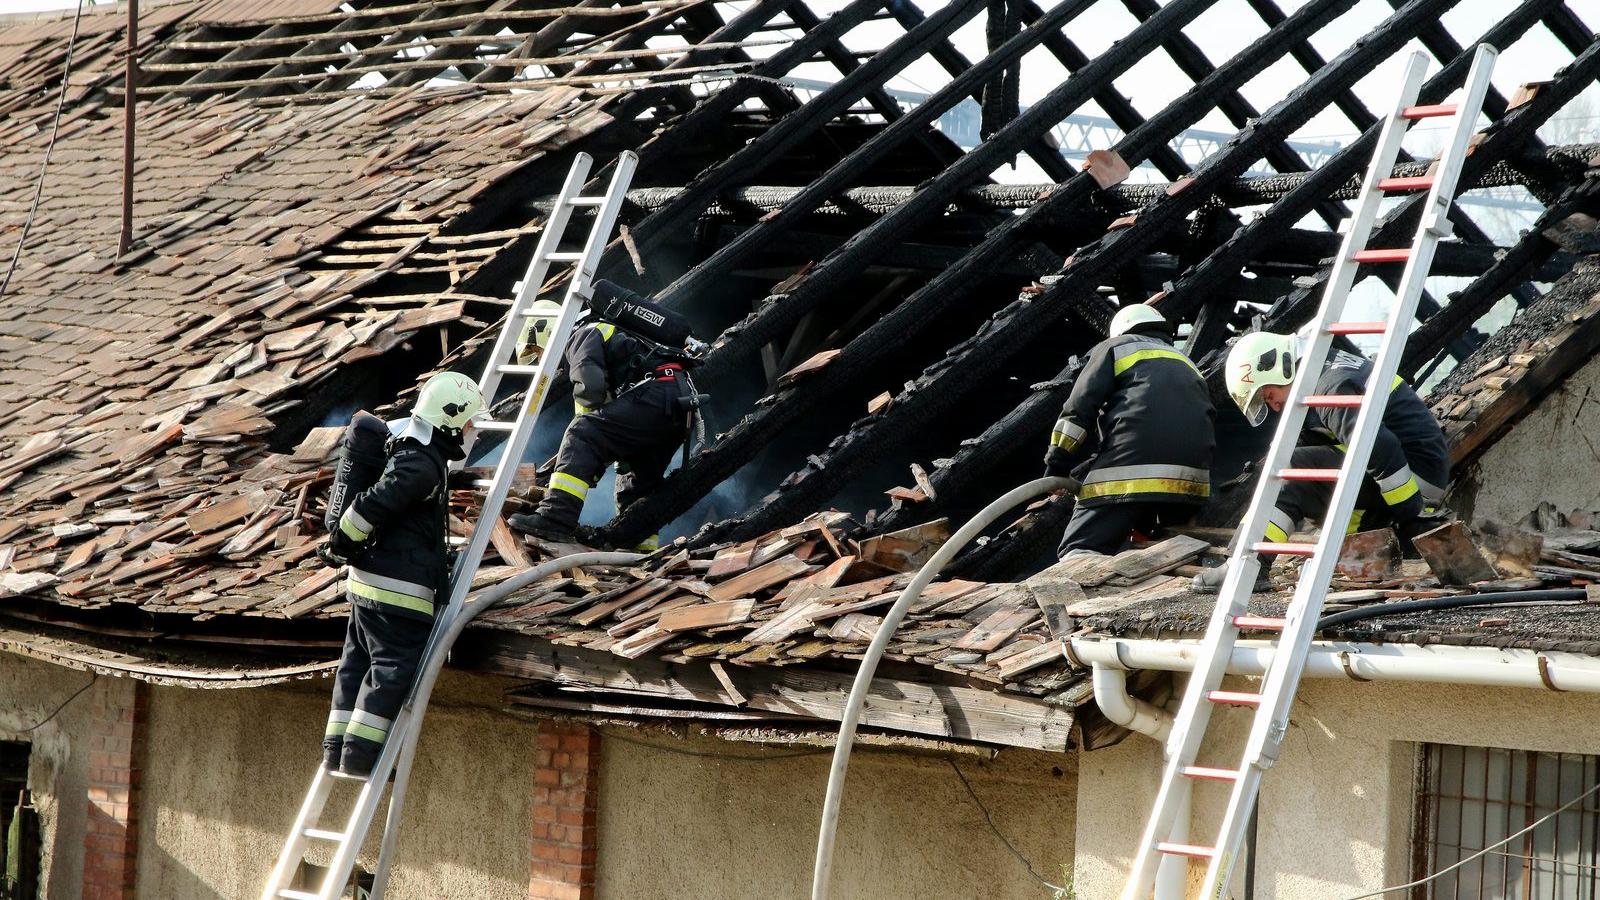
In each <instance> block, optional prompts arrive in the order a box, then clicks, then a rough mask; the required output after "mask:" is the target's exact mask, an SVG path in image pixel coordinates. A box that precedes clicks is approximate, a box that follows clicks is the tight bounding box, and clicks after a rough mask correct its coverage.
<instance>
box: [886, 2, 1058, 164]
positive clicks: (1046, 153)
mask: <svg viewBox="0 0 1600 900" xmlns="http://www.w3.org/2000/svg"><path fill="white" fill-rule="evenodd" d="M1013 2H1015V0H1013ZM889 11H890V12H891V13H893V14H894V17H895V18H896V19H898V20H900V26H901V27H902V28H913V27H915V26H916V24H917V23H918V22H921V21H922V20H923V19H925V18H927V16H926V14H925V13H923V11H922V8H921V7H919V6H917V5H916V4H915V3H891V4H889ZM1028 21H1031V20H1028ZM1055 33H1058V34H1059V32H1055ZM928 55H929V56H932V57H933V59H934V61H935V62H937V63H938V64H939V65H941V66H943V67H944V70H945V71H946V72H947V73H949V75H950V77H951V78H960V77H961V76H962V75H963V74H965V73H966V72H967V71H969V70H971V69H972V62H971V61H970V60H968V59H967V58H966V56H964V55H962V53H961V51H960V50H957V49H956V48H955V45H954V44H952V43H950V39H949V38H947V37H946V38H940V39H939V40H938V41H937V42H935V43H934V45H933V47H932V48H930V49H929V52H928ZM968 96H970V97H972V99H973V100H975V101H977V102H978V103H982V102H983V87H982V85H979V86H978V87H976V88H974V89H973V90H972V91H971V92H970V93H969V95H968ZM1023 152H1025V153H1027V154H1028V158H1029V159H1031V160H1033V161H1034V163H1035V164H1037V165H1038V166H1039V168H1040V169H1042V170H1044V174H1045V175H1046V176H1047V177H1049V178H1050V179H1051V180H1053V181H1065V180H1067V179H1068V178H1071V177H1072V176H1073V174H1074V170H1073V168H1072V166H1071V165H1069V164H1068V163H1067V161H1066V159H1065V158H1064V157H1063V156H1062V155H1061V151H1060V150H1059V149H1057V148H1056V147H1053V146H1051V144H1050V142H1049V141H1046V140H1044V139H1043V138H1034V139H1033V140H1031V141H1029V142H1028V144H1027V145H1026V146H1025V147H1024V148H1023Z"/></svg>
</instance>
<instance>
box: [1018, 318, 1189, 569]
mask: <svg viewBox="0 0 1600 900" xmlns="http://www.w3.org/2000/svg"><path fill="white" fill-rule="evenodd" d="M1109 333H1110V335H1111V336H1110V337H1109V338H1107V339H1106V340H1104V341H1101V342H1100V343H1099V344H1097V345H1095V347H1094V348H1093V349H1092V350H1090V351H1089V354H1088V356H1087V358H1086V359H1085V362H1084V366H1083V369H1082V370H1081V371H1080V372H1079V373H1078V378H1077V380H1076V381H1075V382H1074V383H1073V385H1072V393H1071V394H1070V395H1069V396H1068V397H1067V402H1066V405H1065V406H1064V407H1063V408H1062V410H1061V418H1060V420H1058V421H1057V422H1056V424H1055V428H1054V430H1053V431H1052V432H1051V434H1050V450H1049V452H1048V453H1047V454H1046V455H1045V474H1046V475H1055V476H1061V477H1067V478H1072V479H1074V480H1077V481H1080V482H1081V486H1080V487H1079V488H1078V489H1077V495H1078V508H1077V509H1076V510H1074V511H1073V513H1072V521H1071V522H1069V523H1068V524H1067V531H1066V534H1065V535H1063V536H1062V539H1061V549H1060V551H1059V555H1060V557H1061V558H1062V559H1066V558H1067V557H1068V556H1069V555H1071V554H1078V553H1103V554H1109V553H1115V552H1117V551H1118V550H1121V549H1122V547H1123V545H1124V544H1126V543H1127V542H1128V538H1129V536H1130V535H1131V534H1132V533H1133V532H1134V531H1140V532H1144V533H1150V532H1152V531H1154V530H1155V529H1156V528H1157V527H1158V526H1170V525H1175V524H1180V523H1183V522H1187V521H1188V520H1189V519H1190V518H1191V517H1193V515H1194V513H1195V511H1196V510H1197V509H1198V508H1199V507H1200V506H1201V505H1203V504H1204V503H1205V502H1206V498H1208V497H1210V496H1211V453H1212V449H1213V447H1214V443H1215V441H1214V436H1213V428H1212V421H1213V418H1214V417H1215V413H1216V411H1215V409H1214V408H1213V407H1212V405H1211V394H1210V392H1209V391H1208V390H1207V389H1206V383H1205V379H1203V378H1201V377H1200V373H1199V371H1198V370H1196V369H1195V367H1194V363H1192V362H1190V361H1189V358H1188V357H1186V356H1184V355H1183V354H1182V353H1180V352H1178V350H1177V349H1176V348H1174V347H1173V346H1172V341H1173V337H1174V334H1173V329H1172V326H1171V325H1170V324H1169V323H1168V322H1167V320H1166V319H1165V318H1163V317H1162V315H1161V314H1160V313H1159V312H1156V310H1155V309H1154V308H1152V307H1150V306H1147V305H1145V304H1135V305H1133V306H1128V307H1124V308H1123V309H1120V310H1118V311H1117V314H1116V315H1115V316H1114V317H1112V319H1111V328H1110V329H1109ZM1091 453H1093V457H1092V458H1091V459H1089V461H1088V462H1087V463H1083V462H1082V460H1083V459H1084V458H1085V457H1088V456H1089V455H1090V454H1091ZM1080 473H1081V474H1080Z"/></svg>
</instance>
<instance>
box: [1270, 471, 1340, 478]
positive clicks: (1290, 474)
mask: <svg viewBox="0 0 1600 900" xmlns="http://www.w3.org/2000/svg"><path fill="white" fill-rule="evenodd" d="M1278 477H1279V478H1282V479H1283V480H1284V481H1338V480H1339V470H1338V469H1279V470H1278Z"/></svg>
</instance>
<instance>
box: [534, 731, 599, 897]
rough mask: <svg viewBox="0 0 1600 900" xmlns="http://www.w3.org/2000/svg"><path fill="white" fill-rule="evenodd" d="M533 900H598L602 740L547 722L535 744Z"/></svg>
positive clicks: (583, 732) (584, 732) (596, 734)
mask: <svg viewBox="0 0 1600 900" xmlns="http://www.w3.org/2000/svg"><path fill="white" fill-rule="evenodd" d="M534 746H535V754H534V760H533V762H534V785H535V787H534V797H533V798H532V799H533V803H534V809H533V818H534V833H533V834H532V835H531V837H532V847H531V853H530V855H531V857H532V860H531V862H532V866H531V868H532V872H531V882H530V884H529V886H528V897H529V898H530V900H594V896H595V895H594V867H595V863H596V861H597V859H598V846H597V844H598V835H599V828H598V815H597V811H596V805H597V802H598V799H599V763H600V735H599V732H597V731H595V730H594V729H593V728H590V727H588V726H585V725H567V724H558V723H554V722H550V723H545V724H544V725H543V727H541V728H540V729H539V733H538V735H537V739H536V740H535V744H534Z"/></svg>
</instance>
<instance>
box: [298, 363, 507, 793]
mask: <svg viewBox="0 0 1600 900" xmlns="http://www.w3.org/2000/svg"><path fill="white" fill-rule="evenodd" d="M482 409H483V395H482V394H481V393H480V392H479V391H478V385H477V384H476V383H475V382H474V381H473V380H472V379H471V378H468V377H467V376H465V375H462V374H460V373H457V372H443V373H440V374H438V375H435V376H433V377H432V378H431V379H429V380H428V383H427V384H426V385H424V386H423V388H422V393H421V394H420V395H419V396H418V398H417V403H416V406H415V407H414V408H413V409H412V411H411V418H410V419H409V420H408V421H407V422H406V423H405V427H404V429H403V430H402V431H401V432H400V433H399V434H397V435H395V436H394V437H392V438H390V440H389V443H388V446H387V448H386V457H387V458H386V460H385V462H384V469H383V474H382V476H381V477H379V479H378V481H377V483H376V484H374V485H373V486H372V487H371V488H369V489H367V490H365V491H362V492H361V493H359V494H357V495H356V496H355V498H354V499H353V500H351V501H350V504H349V506H348V507H346V508H345V512H344V515H343V516H342V517H341V518H340V519H339V527H338V528H336V529H334V530H332V531H331V532H330V533H329V535H328V541H327V544H326V545H325V546H324V547H323V548H321V550H320V551H319V555H320V556H321V557H322V558H323V560H324V561H326V562H328V563H329V564H331V565H344V564H346V563H348V564H349V572H348V573H347V579H346V582H345V592H346V593H347V594H348V595H349V598H350V624H349V627H348V628H347V630H346V632H345V643H344V653H343V655H342V656H341V657H340V659H339V672H338V675H337V677H336V678H335V679H334V685H333V711H332V712H331V713H329V715H328V727H327V731H326V733H325V736H324V739H323V742H322V746H323V765H324V766H326V767H327V768H328V769H329V770H330V771H334V770H337V771H340V772H341V773H343V774H346V775H351V776H359V777H366V776H367V775H368V774H370V773H371V771H372V768H373V766H374V765H375V764H376V763H377V761H378V754H379V753H380V752H381V751H382V750H383V746H384V743H385V742H386V741H387V739H388V737H389V729H390V725H391V723H392V722H393V720H394V717H395V714H396V713H398V712H399V711H400V707H401V705H402V704H404V703H405V699H406V696H407V695H408V694H409V693H410V691H411V685H412V682H413V681H414V680H415V679H416V675H417V668H418V665H419V663H420V662H421V660H422V652H423V649H424V648H425V647H426V645H427V641H428V632H429V631H430V630H432V627H433V613H434V602H435V601H436V600H438V599H440V598H441V595H442V594H443V593H444V588H445V585H446V582H447V581H448V578H449V560H448V555H447V553H446V550H445V528H446V517H447V515H448V511H449V503H450V492H449V486H448V484H447V475H448V467H449V464H450V462H451V461H452V460H457V459H461V458H462V456H463V452H462V440H463V437H464V435H465V433H466V431H467V429H468V428H470V427H471V423H472V419H473V417H474V416H476V415H477V414H478V413H479V412H480V411H481V410H482Z"/></svg>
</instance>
